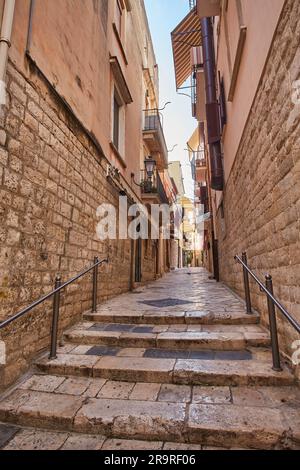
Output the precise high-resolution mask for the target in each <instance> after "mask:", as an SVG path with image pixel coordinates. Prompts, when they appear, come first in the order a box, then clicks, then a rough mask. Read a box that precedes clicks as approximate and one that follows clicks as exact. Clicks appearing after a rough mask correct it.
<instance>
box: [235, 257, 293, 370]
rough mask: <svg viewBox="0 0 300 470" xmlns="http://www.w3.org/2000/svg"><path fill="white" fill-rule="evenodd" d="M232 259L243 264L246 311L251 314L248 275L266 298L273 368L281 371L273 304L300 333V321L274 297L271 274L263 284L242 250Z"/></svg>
mask: <svg viewBox="0 0 300 470" xmlns="http://www.w3.org/2000/svg"><path fill="white" fill-rule="evenodd" d="M234 259H235V260H236V261H238V262H239V263H240V264H241V265H242V266H243V273H244V289H245V298H246V307H247V313H248V314H252V307H251V298H250V287H249V275H250V276H251V277H252V279H254V281H255V282H256V283H257V284H258V285H259V287H260V290H261V291H262V292H264V293H265V294H266V296H267V300H268V311H269V319H270V332H271V343H272V355H273V369H274V370H276V371H281V370H282V368H281V365H280V354H279V346H278V332H277V323H276V312H275V306H276V307H277V308H278V310H279V311H280V312H281V313H282V315H283V316H284V317H285V318H286V319H287V321H288V322H289V323H290V325H291V326H293V327H294V329H295V330H296V331H297V332H298V333H300V323H298V322H297V320H295V318H293V317H292V315H291V314H290V313H289V312H288V311H287V310H286V309H285V308H284V306H283V305H282V304H281V303H280V302H279V301H278V300H277V299H276V298H275V297H274V292H273V279H272V276H270V275H266V276H265V280H266V285H264V284H263V283H262V282H261V281H260V279H259V278H258V277H257V276H256V274H255V273H254V272H253V271H252V270H251V269H250V268H249V266H248V262H247V254H246V253H245V252H244V253H243V254H242V258H241V257H240V256H238V255H235V257H234Z"/></svg>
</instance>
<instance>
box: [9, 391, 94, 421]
mask: <svg viewBox="0 0 300 470" xmlns="http://www.w3.org/2000/svg"><path fill="white" fill-rule="evenodd" d="M85 400H86V399H84V398H83V397H76V396H72V395H61V394H54V393H46V392H36V391H31V390H30V391H29V390H15V391H14V392H13V393H12V394H11V395H10V396H9V397H8V398H6V399H4V400H3V401H2V402H1V403H0V421H7V422H13V423H17V424H21V425H26V426H40V427H51V428H54V429H63V430H65V429H70V428H71V427H72V423H73V419H74V416H75V414H76V413H77V411H78V410H79V409H80V408H81V407H82V405H83V403H84V401H85Z"/></svg>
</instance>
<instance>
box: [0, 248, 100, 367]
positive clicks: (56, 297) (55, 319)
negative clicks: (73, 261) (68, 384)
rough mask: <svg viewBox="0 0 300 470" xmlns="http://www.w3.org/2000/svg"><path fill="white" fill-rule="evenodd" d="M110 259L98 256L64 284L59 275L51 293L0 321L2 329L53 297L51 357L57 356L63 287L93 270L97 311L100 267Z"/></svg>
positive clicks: (93, 291) (93, 306) (95, 308)
mask: <svg viewBox="0 0 300 470" xmlns="http://www.w3.org/2000/svg"><path fill="white" fill-rule="evenodd" d="M108 262H109V260H108V258H107V259H103V260H101V261H100V260H99V259H98V258H97V257H95V258H94V263H93V264H92V266H90V267H88V268H86V269H84V271H82V272H81V273H79V274H77V276H75V277H73V278H72V279H69V280H68V281H66V282H64V283H63V284H62V282H61V278H60V276H57V277H56V279H55V284H54V289H53V290H52V291H51V292H49V294H46V295H44V296H43V297H41V298H40V299H38V300H36V301H35V302H33V303H32V304H30V305H29V306H28V307H26V308H24V309H23V310H21V311H20V312H18V313H16V314H15V315H13V316H12V317H10V318H8V319H7V320H4V321H3V322H1V323H0V330H1V329H3V328H5V327H6V326H8V325H10V324H11V323H13V322H15V321H16V320H18V319H19V318H21V317H23V316H24V315H26V314H27V313H29V312H31V310H33V309H34V308H35V307H37V306H38V305H41V304H43V303H44V302H46V301H47V300H49V299H50V298H52V297H53V316H52V329H51V346H50V356H49V359H55V358H56V351H57V334H58V323H59V307H60V293H61V291H62V290H63V289H65V288H66V287H68V286H70V285H71V284H73V283H74V282H76V281H78V280H79V279H81V278H82V277H84V276H85V275H86V274H88V273H89V272H91V271H93V290H92V312H93V313H95V312H96V311H97V286H98V267H99V266H101V265H102V264H103V263H108Z"/></svg>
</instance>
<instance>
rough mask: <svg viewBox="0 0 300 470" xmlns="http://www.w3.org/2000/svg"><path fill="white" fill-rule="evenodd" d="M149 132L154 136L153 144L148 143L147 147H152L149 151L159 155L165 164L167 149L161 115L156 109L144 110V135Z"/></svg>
mask: <svg viewBox="0 0 300 470" xmlns="http://www.w3.org/2000/svg"><path fill="white" fill-rule="evenodd" d="M150 132H153V133H154V134H155V139H154V142H152V144H151V143H150V142H149V145H152V146H153V147H151V148H150V150H151V151H153V152H158V153H160V154H161V157H162V159H163V160H165V163H166V164H167V161H168V148H167V144H166V141H165V135H164V131H163V126H162V122H161V115H160V113H159V111H158V110H157V109H146V110H144V133H150Z"/></svg>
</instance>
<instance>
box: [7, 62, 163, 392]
mask: <svg viewBox="0 0 300 470" xmlns="http://www.w3.org/2000/svg"><path fill="white" fill-rule="evenodd" d="M30 74H31V78H34V81H35V82H38V87H35V88H34V87H33V86H32V85H31V81H28V80H26V79H25V78H24V77H23V75H21V74H20V73H19V72H18V71H17V70H16V69H15V68H14V67H13V66H12V64H9V67H8V103H7V107H6V109H4V110H3V112H2V116H1V130H0V145H1V147H0V220H1V224H0V266H1V271H0V320H3V319H5V318H8V317H9V316H11V315H12V314H13V313H15V312H16V311H18V310H19V309H21V308H22V307H25V306H27V305H28V304H30V302H32V301H33V300H35V299H37V298H39V297H40V296H42V295H43V294H45V293H47V292H49V291H50V290H51V289H52V287H53V284H54V279H55V276H56V274H57V273H60V274H61V276H62V279H63V280H67V279H69V278H70V277H72V276H73V275H75V274H77V273H78V272H79V271H80V270H81V269H82V268H83V267H86V266H87V265H89V263H90V262H91V261H92V260H93V258H94V256H96V255H97V256H99V257H100V258H101V257H103V258H105V257H106V256H107V254H109V256H110V263H109V265H108V266H104V267H102V268H101V269H100V274H99V281H100V282H99V292H98V294H99V301H100V302H101V301H103V300H105V299H107V298H109V297H112V296H115V295H117V294H120V293H122V292H125V291H127V290H128V289H129V288H130V278H131V243H130V241H129V240H128V241H127V240H126V241H122V242H118V241H109V242H100V241H99V240H97V237H96V224H97V217H96V209H97V207H98V206H99V205H100V204H101V203H103V202H106V203H111V204H113V205H115V206H117V203H118V197H119V192H118V191H117V190H116V189H115V188H114V187H113V186H112V185H111V184H110V183H109V182H108V180H107V178H106V166H107V161H106V160H105V159H104V156H103V155H102V154H101V151H100V149H99V148H98V147H97V146H96V145H95V142H93V140H92V139H91V138H90V137H91V136H89V135H88V134H87V133H86V132H85V131H84V129H83V128H82V127H81V126H80V124H79V123H78V121H77V120H76V119H75V117H74V116H73V115H72V114H71V113H70V112H69V110H68V109H67V107H66V106H64V103H63V101H62V100H61V99H59V97H58V96H57V95H56V93H55V92H54V91H53V89H52V88H51V87H50V86H49V85H48V83H47V81H46V80H45V79H44V78H43V77H42V76H40V75H39V73H38V71H37V70H36V69H35V67H34V66H32V69H31V71H30ZM154 262H155V260H154V259H153V258H151V257H150V256H149V253H148V255H147V260H146V262H145V271H146V272H145V277H146V279H151V274H152V279H153V277H154V273H155V264H154ZM91 295H92V284H91V276H90V275H88V276H86V277H85V278H84V279H82V280H81V281H80V282H78V283H76V284H74V285H72V286H71V287H69V288H68V289H67V290H66V292H65V293H64V294H63V295H62V299H61V316H60V332H62V331H63V330H64V329H65V328H66V327H68V326H70V325H71V324H73V323H75V322H76V321H77V320H78V319H79V318H80V314H81V313H82V312H84V311H86V310H88V309H90V308H91ZM51 312H52V304H51V302H48V303H47V304H44V305H43V306H41V307H38V308H36V309H35V310H34V311H33V312H32V313H30V314H28V315H27V316H26V317H25V318H24V319H22V320H18V321H17V322H15V323H14V324H12V325H11V326H9V327H7V328H6V329H4V330H2V331H1V332H0V339H1V340H3V341H5V343H6V352H7V366H6V368H5V370H4V369H3V368H2V370H1V373H2V376H1V374H0V383H1V386H5V385H8V384H9V383H11V382H12V381H13V380H14V379H15V378H16V377H17V376H18V375H19V374H20V373H21V372H22V371H24V370H25V369H26V368H27V367H28V364H29V362H30V361H31V359H32V357H33V356H34V355H36V354H37V353H38V352H39V351H41V350H43V349H44V348H45V347H48V345H49V341H50V336H49V334H50V324H51ZM0 368H1V366H0Z"/></svg>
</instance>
